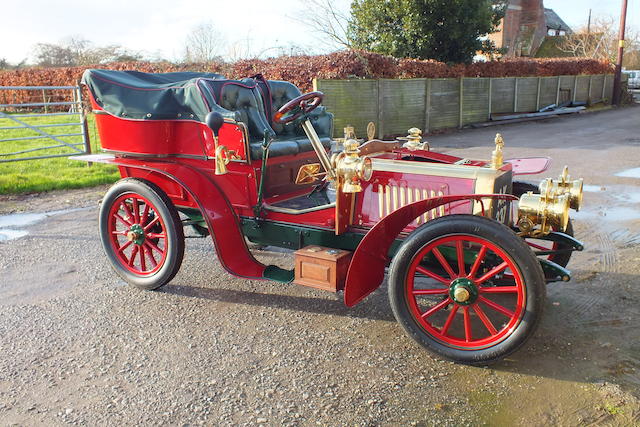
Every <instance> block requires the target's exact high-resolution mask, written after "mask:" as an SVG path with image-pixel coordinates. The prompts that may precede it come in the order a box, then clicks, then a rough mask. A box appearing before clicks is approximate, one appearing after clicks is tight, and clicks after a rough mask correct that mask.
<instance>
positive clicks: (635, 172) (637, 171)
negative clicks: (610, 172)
mask: <svg viewBox="0 0 640 427" xmlns="http://www.w3.org/2000/svg"><path fill="white" fill-rule="evenodd" d="M615 175H616V176H621V177H623V178H640V168H633V169H627V170H623V171H622V172H618V173H617V174H615Z"/></svg>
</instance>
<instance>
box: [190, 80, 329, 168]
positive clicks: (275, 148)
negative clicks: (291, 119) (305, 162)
mask: <svg viewBox="0 0 640 427" xmlns="http://www.w3.org/2000/svg"><path fill="white" fill-rule="evenodd" d="M203 82H204V83H205V86H206V89H207V90H208V92H209V94H210V95H211V96H212V97H213V99H214V100H215V102H216V103H217V104H218V105H219V106H220V107H222V108H223V109H225V110H228V111H230V112H235V116H236V120H238V121H240V122H243V123H244V124H245V125H246V126H247V130H248V132H249V151H250V156H251V160H256V159H262V156H263V149H262V141H263V138H264V133H265V131H266V132H268V133H270V134H272V135H275V138H274V140H273V142H272V143H271V146H270V148H269V157H277V156H287V155H296V154H299V153H303V152H307V151H312V150H313V147H312V145H311V143H310V142H309V140H308V138H307V137H306V135H305V133H304V131H303V130H302V128H301V127H300V126H294V125H293V124H286V125H282V124H277V123H273V122H272V120H271V119H272V117H273V115H274V114H275V113H276V112H277V111H278V109H280V107H282V106H283V105H284V104H285V103H287V102H288V101H290V100H291V99H293V98H295V97H297V96H300V95H301V92H300V90H299V89H298V88H297V87H296V86H295V85H293V84H292V83H289V82H285V81H279V80H269V81H266V80H262V82H263V83H262V84H259V82H258V81H257V80H256V79H253V78H245V79H242V80H222V79H221V80H217V79H216V80H208V79H207V80H203ZM269 100H270V102H269ZM265 101H267V102H265ZM267 110H270V111H267ZM309 119H310V120H311V123H312V124H313V127H314V128H315V130H316V132H317V134H318V136H319V137H320V140H321V141H322V143H323V145H324V146H325V147H326V148H329V147H330V143H331V135H332V133H333V114H331V113H329V112H327V111H326V109H325V108H324V107H323V106H320V107H318V108H316V109H315V110H314V111H313V112H311V114H310V117H309Z"/></svg>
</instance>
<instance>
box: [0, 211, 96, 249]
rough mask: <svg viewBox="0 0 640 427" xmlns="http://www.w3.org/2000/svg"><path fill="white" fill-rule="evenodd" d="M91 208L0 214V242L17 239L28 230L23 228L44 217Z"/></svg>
mask: <svg viewBox="0 0 640 427" xmlns="http://www.w3.org/2000/svg"><path fill="white" fill-rule="evenodd" d="M86 209H91V208H90V207H89V208H73V209H61V210H58V211H50V212H42V213H36V212H25V213H15V214H9V215H0V242H4V241H7V240H14V239H19V238H20V237H24V236H26V235H27V234H29V232H28V231H27V230H25V229H24V228H25V227H27V226H29V225H33V224H35V223H37V222H40V221H42V220H43V219H45V218H48V217H50V216H55V215H62V214H66V213H71V212H77V211H81V210H86Z"/></svg>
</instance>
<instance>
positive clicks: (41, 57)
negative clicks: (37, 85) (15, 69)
mask: <svg viewBox="0 0 640 427" xmlns="http://www.w3.org/2000/svg"><path fill="white" fill-rule="evenodd" d="M33 57H34V60H35V63H36V65H39V66H41V67H69V66H73V65H77V64H76V61H75V58H74V55H73V52H72V51H71V49H69V48H68V47H65V46H62V45H59V44H53V43H38V44H36V45H35V48H34V53H33Z"/></svg>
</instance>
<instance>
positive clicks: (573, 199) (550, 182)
mask: <svg viewBox="0 0 640 427" xmlns="http://www.w3.org/2000/svg"><path fill="white" fill-rule="evenodd" d="M538 188H539V189H540V194H545V193H546V192H547V190H548V189H550V191H551V192H552V193H554V194H566V195H568V196H569V206H570V207H571V209H575V210H576V211H578V210H580V205H582V178H580V179H576V180H573V181H571V180H570V179H569V168H568V167H567V166H565V167H564V169H563V170H562V174H561V175H560V177H559V178H558V179H557V180H555V179H545V180H544V181H542V182H541V183H540V185H539V186H538Z"/></svg>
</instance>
